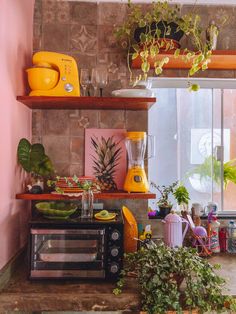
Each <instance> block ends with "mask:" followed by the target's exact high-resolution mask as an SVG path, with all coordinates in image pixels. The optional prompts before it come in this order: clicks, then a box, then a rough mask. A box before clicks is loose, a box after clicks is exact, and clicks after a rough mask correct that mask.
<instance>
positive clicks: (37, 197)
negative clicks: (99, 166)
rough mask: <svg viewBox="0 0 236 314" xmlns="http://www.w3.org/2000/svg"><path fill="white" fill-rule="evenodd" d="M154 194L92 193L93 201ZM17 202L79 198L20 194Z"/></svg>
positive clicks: (147, 196) (145, 196)
mask: <svg viewBox="0 0 236 314" xmlns="http://www.w3.org/2000/svg"><path fill="white" fill-rule="evenodd" d="M155 198H156V194H154V193H149V192H148V193H127V192H124V191H117V192H103V193H94V199H101V200H102V199H155ZM16 199H18V200H29V201H47V200H50V201H61V200H80V199H81V196H72V197H70V196H67V195H59V194H50V193H48V194H30V193H21V194H16Z"/></svg>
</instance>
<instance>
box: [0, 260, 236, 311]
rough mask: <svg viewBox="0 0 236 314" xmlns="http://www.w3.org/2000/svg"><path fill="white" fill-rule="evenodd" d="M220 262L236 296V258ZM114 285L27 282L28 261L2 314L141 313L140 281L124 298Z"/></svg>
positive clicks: (2, 297) (1, 302) (3, 301)
mask: <svg viewBox="0 0 236 314" xmlns="http://www.w3.org/2000/svg"><path fill="white" fill-rule="evenodd" d="M210 262H211V263H212V264H215V263H219V264H221V265H222V269H221V270H220V271H219V273H220V274H221V275H222V276H223V277H224V278H226V279H227V280H228V283H227V286H226V288H228V289H229V290H228V291H225V293H227V294H230V295H233V296H236V255H228V254H227V255H226V254H225V255H217V256H213V257H211V258H210ZM114 287H115V284H114V283H109V282H99V281H95V280H92V281H86V282H85V281H78V280H77V281H55V280H54V281H52V280H50V281H46V280H44V281H33V282H30V281H28V280H27V274H26V266H25V262H24V261H22V263H21V265H20V266H19V268H18V270H17V272H16V273H15V274H14V275H13V276H12V278H11V280H10V281H9V283H8V284H7V285H6V287H5V288H4V289H3V290H2V291H1V292H0V313H6V312H12V311H24V312H27V313H28V312H36V311H37V312H38V311H109V312H113V311H123V312H132V313H138V311H139V308H140V304H139V295H138V292H137V288H136V281H135V279H133V278H129V279H128V284H127V286H126V288H125V289H124V292H123V293H122V294H121V295H120V296H114V295H113V293H112V290H113V288H114Z"/></svg>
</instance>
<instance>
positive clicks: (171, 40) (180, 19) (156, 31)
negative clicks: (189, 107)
mask: <svg viewBox="0 0 236 314" xmlns="http://www.w3.org/2000/svg"><path fill="white" fill-rule="evenodd" d="M224 19H225V17H224V16H222V23H221V24H223V23H224ZM203 31H205V30H204V29H203V27H202V25H201V18H200V16H199V15H198V14H195V13H193V12H191V13H188V14H181V10H180V6H178V5H170V4H169V3H168V1H162V0H159V1H156V2H155V1H154V2H153V3H152V4H151V5H150V8H149V9H148V10H146V11H145V12H143V11H142V8H141V6H139V5H135V4H133V3H131V0H129V1H128V18H127V20H126V21H125V22H124V23H123V25H121V26H120V27H118V28H117V29H116V32H115V34H116V36H117V38H118V39H119V41H120V42H121V45H122V46H123V47H127V50H128V55H127V63H128V68H129V70H130V74H131V75H130V78H131V81H133V82H134V84H136V83H137V82H138V81H140V80H141V79H145V80H146V79H147V77H148V74H149V72H150V70H151V64H150V59H154V71H155V74H156V75H160V74H161V73H162V71H163V67H164V65H165V64H167V63H168V62H169V58H168V56H164V57H163V56H162V55H161V54H160V52H168V51H171V52H173V54H174V57H175V58H177V57H179V56H180V53H181V51H180V44H179V40H180V39H181V37H182V36H183V35H185V36H186V37H188V38H189V39H190V40H191V42H192V43H193V44H194V46H195V50H194V51H192V50H190V49H188V48H184V50H183V54H182V59H183V60H184V61H185V62H188V61H191V64H192V66H191V68H190V69H189V71H188V75H189V76H192V75H194V74H195V73H197V72H198V71H200V70H201V71H205V70H206V69H207V68H208V63H209V62H210V57H211V55H212V50H211V46H210V45H209V44H208V42H206V40H204V39H203V36H202V34H203ZM217 32H218V29H217ZM138 57H140V59H141V70H142V74H140V75H139V76H136V77H135V78H133V74H132V71H131V68H130V59H132V60H134V59H136V58H138ZM197 89H198V87H197V86H196V84H194V85H193V86H192V90H197Z"/></svg>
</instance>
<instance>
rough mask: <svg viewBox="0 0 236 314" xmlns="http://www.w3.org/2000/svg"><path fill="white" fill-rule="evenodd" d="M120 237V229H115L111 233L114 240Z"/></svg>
mask: <svg viewBox="0 0 236 314" xmlns="http://www.w3.org/2000/svg"><path fill="white" fill-rule="evenodd" d="M119 238H120V233H119V231H117V230H114V231H113V232H112V234H111V239H112V240H113V241H116V240H118V239H119Z"/></svg>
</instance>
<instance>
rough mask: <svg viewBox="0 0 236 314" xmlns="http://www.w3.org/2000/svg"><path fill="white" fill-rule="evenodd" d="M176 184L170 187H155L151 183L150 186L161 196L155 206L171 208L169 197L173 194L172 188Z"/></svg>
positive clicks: (175, 183)
mask: <svg viewBox="0 0 236 314" xmlns="http://www.w3.org/2000/svg"><path fill="white" fill-rule="evenodd" d="M177 184H178V181H176V182H174V183H172V184H171V185H168V186H165V185H156V184H155V183H154V182H151V186H152V187H154V188H155V189H157V190H158V192H159V193H160V194H161V196H160V197H159V199H158V201H157V205H158V206H159V207H170V208H171V207H172V206H173V204H172V203H171V201H170V200H169V195H170V194H173V192H174V188H175V187H176V185H177Z"/></svg>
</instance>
